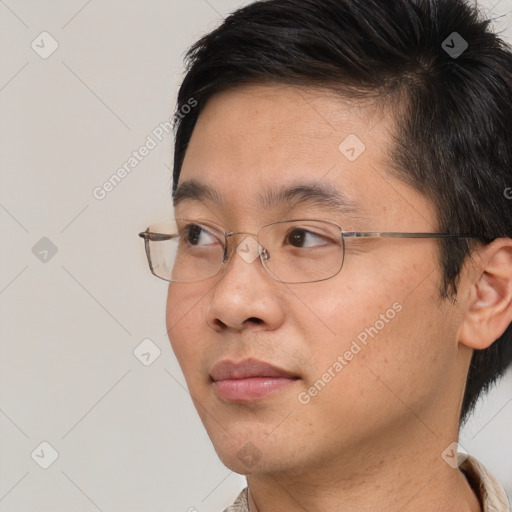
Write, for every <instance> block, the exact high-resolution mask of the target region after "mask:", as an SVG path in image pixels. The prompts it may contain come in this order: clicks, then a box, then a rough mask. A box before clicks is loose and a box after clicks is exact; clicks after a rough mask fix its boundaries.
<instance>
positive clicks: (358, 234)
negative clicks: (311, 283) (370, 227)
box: [341, 231, 478, 238]
mask: <svg viewBox="0 0 512 512" xmlns="http://www.w3.org/2000/svg"><path fill="white" fill-rule="evenodd" d="M341 234H342V235H343V237H344V238H380V237H385V238H478V237H477V236H474V235H451V234H449V233H397V232H390V231H382V232H379V231H342V232H341Z"/></svg>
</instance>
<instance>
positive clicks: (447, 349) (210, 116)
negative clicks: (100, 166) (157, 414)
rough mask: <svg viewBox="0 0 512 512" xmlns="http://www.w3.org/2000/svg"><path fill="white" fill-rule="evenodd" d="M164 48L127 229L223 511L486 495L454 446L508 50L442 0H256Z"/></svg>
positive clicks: (469, 506)
mask: <svg viewBox="0 0 512 512" xmlns="http://www.w3.org/2000/svg"><path fill="white" fill-rule="evenodd" d="M188 57H189V62H188V71H187V75H186V77H185V79H184V81H183V84H182V86H181V89H180V92H179V97H178V105H177V112H178V114H179V115H178V116H177V118H176V119H177V132H176V146H175V158H174V187H173V199H174V204H175V219H176V220H175V221H173V222H169V223H167V224H165V225H160V226H154V227H150V228H148V230H147V231H146V232H145V233H143V234H142V236H144V238H145V239H146V249H147V251H148V256H149V261H150V265H151V269H152V271H153V273H155V275H157V276H159V277H162V278H164V279H167V280H168V281H170V285H169V293H168V304H167V325H168V332H169V338H170V341H171V344H172V347H173V349H174V352H175V354H176V357H177V358H178V361H179V363H180V365H181V368H182V370H183V373H184V375H185V378H186V381H187V384H188V387H189V390H190V394H191V396H192V398H193V400H194V404H195V406H196V408H197V411H198V413H199V415H200V417H201V419H202V421H203V423H204V425H205V428H206V430H207V431H208V434H209V436H210V438H211V440H212V442H213V445H214V447H215V450H216V451H217V453H218V455H219V457H220V458H221V460H222V461H223V462H224V464H225V465H226V466H227V467H229V468H230V469H232V470H233V471H236V472H238V473H241V474H244V475H247V483H248V488H246V489H244V490H243V491H242V493H241V494H240V496H239V497H238V499H237V501H236V503H235V504H233V505H232V506H231V507H229V508H228V509H227V510H228V511H244V512H245V511H249V510H250V511H251V512H255V511H259V512H270V511H292V510H293V511H296V510H305V511H308V512H313V511H315V512H316V511H326V510H328V511H344V512H352V511H358V512H359V511H370V510H378V511H381V512H382V511H394V512H396V511H403V512H406V511H413V510H414V511H436V512H439V511H441V512H443V511H450V512H453V511H461V512H462V511H506V510H508V504H507V499H506V495H505V493H504V491H503V489H502V488H501V486H500V485H499V483H498V482H496V481H495V480H494V479H493V477H492V475H490V474H489V472H488V471H487V470H486V469H485V468H484V467H483V466H482V465H481V464H480V463H478V462H477V461H476V460H475V459H473V458H472V457H468V458H466V457H465V456H464V455H463V454H462V453H460V454H459V455H457V453H456V452H457V439H458V431H459V427H460V424H461V422H462V421H463V420H464V419H465V418H467V416H468V414H469V413H470V411H471V409H472V407H473V406H474V404H475V401H476V399H477V398H478V396H479V394H480V393H481V392H482V391H484V390H485V389H487V388H488V387H489V386H490V385H491V384H492V383H494V382H495V381H496V380H497V379H498V377H499V376H501V375H502V374H503V373H504V371H505V370H506V368H507V367H508V366H509V364H510V362H511V360H512V349H511V345H512V339H511V336H512V330H511V322H512V307H511V302H512V201H511V200H510V197H511V195H512V194H511V192H512V189H510V187H511V186H512V137H511V136H510V133H511V128H512V53H511V51H510V48H508V47H506V46H505V44H504V43H503V42H502V41H501V40H500V39H499V38H498V37H497V36H496V35H494V34H493V33H492V32H491V31H490V30H489V28H488V23H487V22H486V21H483V20H481V19H480V17H479V14H478V12H477V11H476V9H475V7H472V6H470V5H469V4H467V3H465V2H463V1H462V0H394V1H393V2H384V1H382V0H268V1H265V2H257V3H254V4H251V5H249V6H247V7H245V8H243V9H240V10H239V11H237V12H235V13H234V14H232V15H231V16H229V17H228V18H227V19H226V20H225V21H224V23H223V24H222V25H221V26H220V27H219V28H217V29H216V30H214V31H213V32H212V33H211V34H208V35H207V36H205V37H204V38H203V39H201V40H200V41H199V42H198V43H196V44H195V45H194V47H193V48H192V49H191V51H190V52H189V55H188ZM186 106H188V107H187V108H186V109H185V107H186Z"/></svg>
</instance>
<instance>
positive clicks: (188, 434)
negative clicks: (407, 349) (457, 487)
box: [0, 0, 512, 512]
mask: <svg viewBox="0 0 512 512" xmlns="http://www.w3.org/2000/svg"><path fill="white" fill-rule="evenodd" d="M247 3H249V2H247V1H241V0H208V1H207V0H186V1H178V0H165V1H164V0H151V1H143V0H130V1H126V0H124V1H122V0H89V1H85V0H66V1H64V0H54V1H51V2H50V1H42V0H0V38H1V39H0V41H1V61H0V62H1V69H0V101H1V117H0V119H1V124H0V130H1V132H0V144H1V156H0V168H1V173H2V176H1V189H0V223H1V230H2V231H1V232H2V243H1V262H2V271H1V274H0V306H1V318H0V322H1V323H0V325H1V331H0V333H1V339H2V355H1V358H0V364H1V373H0V386H1V387H0V389H1V394H0V465H1V467H0V474H1V478H0V510H1V511H2V512H21V511H23V512H29V511H30V512H43V511H52V512H59V511H67V512H71V511H96V510H101V511H105V512H106V511H125V512H128V511H151V512H158V511H164V510H165V511H187V510H193V509H192V507H194V509H195V510H197V511H199V512H210V511H211V512H218V511H220V510H223V508H224V507H225V506H226V505H227V504H229V503H231V502H232V501H233V499H234V498H235V496H236V495H237V493H238V492H239V490H240V489H241V488H242V486H243V485H244V479H243V478H242V477H241V476H239V475H236V474H234V473H232V472H231V471H229V470H228V469H227V468H225V467H224V466H223V465H222V464H221V463H220V462H219V460H218V459H217V457H216V455H215V452H214V450H213V448H212V446H211V444H210V442H209V439H208V437H207V435H206V433H205V431H204V429H203V427H202V425H201V423H200V421H199V419H198V416H197V414H196V412H195V410H194V408H193V405H192V403H191V400H190V398H189V396H188V394H187V391H186V390H185V387H184V379H183V376H182V374H181V371H180V369H179V367H178V364H177V363H176V360H175V358H174V356H173V354H172V352H171V349H170V345H169V342H168V340H167V337H166V334H165V324H164V307H165V297H166V284H165V283H164V282H163V281H159V280H157V279H156V278H153V277H152V276H151V275H150V274H149V271H148V269H147V267H146V261H145V255H144V251H143V243H142V241H141V240H140V239H139V238H138V237H137V233H138V232H139V231H141V230H143V229H145V228H146V226H147V225H148V224H150V223H151V222H153V221H155V220H161V219H163V218H167V217H169V216H170V214H171V211H172V207H171V201H170V193H169V191H170V183H171V180H170V175H171V174H170V168H171V165H172V148H171V140H172V138H171V136H170V135H168V136H166V138H165V140H163V141H162V142H161V143H159V144H158V146H157V147H156V148H154V149H153V150H152V151H151V152H150V153H149V154H148V156H146V157H145V158H144V159H143V160H142V161H141V162H140V163H139V164H138V165H137V167H135V168H134V169H133V170H132V172H131V173H130V174H129V175H128V176H126V178H125V179H124V180H123V181H122V182H121V183H120V184H119V185H118V186H117V187H115V189H113V190H112V191H111V192H109V193H108V194H107V195H106V197H105V198H104V199H103V200H98V199H95V197H94V196H93V190H94V189H95V187H98V186H101V185H102V184H103V183H104V182H105V181H106V180H107V179H108V178H109V177H110V176H111V175H112V174H113V173H114V172H115V171H116V170H117V169H118V168H119V167H120V166H122V165H123V164H124V163H125V162H126V161H127V159H128V158H129V157H130V156H131V153H132V152H133V151H134V150H137V149H138V148H139V147H140V146H141V145H143V144H144V143H145V141H146V137H147V136H148V135H151V133H152V131H153V130H154V129H155V128H156V127H157V126H158V125H159V124H160V123H161V122H165V121H166V120H168V118H169V117H170V115H171V114H172V112H173V107H174V102H175V94H176V92H177V87H178V85H179V82H180V80H181V78H182V74H183V66H182V56H183V52H184V51H185V50H186V48H188V46H189V45H190V44H191V43H192V42H194V41H195V40H196V39H197V38H198V37H199V36H200V35H202V34H204V33H205V32H207V31H209V30H211V29H212V28H214V27H215V26H216V25H217V24H218V23H219V22H220V20H221V19H222V17H224V16H225V15H226V14H228V13H229V12H231V11H232V10H234V9H235V8H236V7H238V6H241V5H243V4H247ZM494 4H495V6H493V3H491V2H482V5H485V6H486V7H487V8H488V9H489V10H490V12H491V13H492V15H493V16H500V15H502V14H505V13H508V14H506V15H505V16H503V17H501V18H499V19H497V20H496V26H497V28H498V29H500V30H504V31H505V33H506V34H507V37H509V39H510V37H511V36H512V17H511V14H510V11H511V9H512V1H511V0H501V1H498V2H496V1H494ZM43 31H47V32H49V33H50V34H51V36H52V37H53V38H54V39H55V40H56V41H57V42H58V45H59V46H58V49H57V50H56V51H55V52H54V53H53V54H52V55H51V56H49V57H48V58H46V59H43V58H42V57H40V55H39V54H38V53H36V51H34V50H33V49H32V48H31V43H32V41H34V40H35V44H38V45H39V51H40V52H42V51H47V50H48V49H49V48H50V42H49V40H48V39H47V38H46V39H44V40H43V42H41V37H40V36H39V34H41V32H43ZM44 37H47V36H44ZM43 237H47V238H48V239H50V240H51V242H52V244H54V245H55V246H56V248H57V253H56V254H55V255H53V256H52V253H51V249H49V246H48V245H47V244H48V242H44V241H43V242H40V244H42V245H38V246H36V248H38V249H37V250H35V252H36V254H33V249H32V248H33V247H34V246H35V245H36V244H37V243H38V242H39V241H40V239H41V238H43ZM45 244H46V245H45ZM44 250H49V251H50V252H48V253H45V252H44ZM40 258H43V259H45V258H46V260H47V261H40ZM148 338H149V339H151V340H152V343H153V344H154V347H158V349H159V350H160V352H161V353H160V356H159V357H158V358H157V359H155V360H154V361H153V362H152V363H151V364H150V365H149V366H145V365H144V364H142V362H141V361H140V360H139V359H137V358H136V357H135V355H134V353H133V351H134V349H135V348H136V347H137V346H138V345H139V344H140V343H141V342H142V340H144V339H148ZM155 351H156V349H155V348H152V349H150V353H151V354H152V355H151V356H149V357H150V358H153V357H154V354H155ZM144 357H145V358H146V359H147V358H148V356H144ZM143 359H144V358H143ZM511 384H512V374H511V375H509V376H508V378H507V379H506V380H504V381H503V382H502V384H501V385H500V386H499V387H498V388H497V389H496V390H494V391H493V392H492V393H491V394H490V395H488V396H487V397H486V398H485V399H484V400H482V401H481V402H480V404H479V406H478V409H477V415H476V419H473V420H471V422H470V423H469V425H468V426H467V428H466V429H465V430H464V432H463V435H462V438H461V444H462V445H463V446H464V447H465V448H466V449H468V450H469V451H470V452H471V453H472V454H474V455H475V456H477V457H478V458H479V459H481V460H482V461H483V462H484V463H485V464H487V465H488V467H489V468H490V469H491V470H492V471H493V472H494V474H495V475H496V476H497V477H498V478H499V479H500V480H501V481H502V482H503V483H504V484H505V485H506V486H507V489H508V493H509V494H510V495H512V442H511V438H510V430H511V428H510V427H511V425H512V386H511ZM43 441H45V442H47V443H49V444H50V445H51V446H53V448H54V449H55V450H56V451H57V452H58V458H57V459H56V460H55V462H54V463H53V464H52V465H51V466H50V467H48V469H43V468H42V467H40V464H44V462H45V461H46V462H48V461H49V457H50V450H49V449H48V448H47V447H45V445H43V446H40V444H41V443H42V442H43ZM304 442H305V443H306V442H307V440H304ZM31 454H33V455H32V456H31Z"/></svg>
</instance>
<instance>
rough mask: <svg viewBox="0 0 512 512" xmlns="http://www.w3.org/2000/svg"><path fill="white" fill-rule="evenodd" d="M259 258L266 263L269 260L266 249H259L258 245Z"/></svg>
mask: <svg viewBox="0 0 512 512" xmlns="http://www.w3.org/2000/svg"><path fill="white" fill-rule="evenodd" d="M260 257H261V259H262V260H263V261H268V260H269V259H270V254H269V253H268V251H267V249H265V248H264V247H261V245H260Z"/></svg>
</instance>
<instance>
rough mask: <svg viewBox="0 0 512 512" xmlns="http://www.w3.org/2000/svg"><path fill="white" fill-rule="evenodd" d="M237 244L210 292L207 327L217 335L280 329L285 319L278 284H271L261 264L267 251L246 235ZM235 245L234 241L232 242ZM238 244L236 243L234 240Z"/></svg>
mask: <svg viewBox="0 0 512 512" xmlns="http://www.w3.org/2000/svg"><path fill="white" fill-rule="evenodd" d="M234 234H237V235H245V237H241V241H240V242H239V243H238V244H235V243H233V246H232V247H231V251H230V254H229V257H228V260H227V261H226V262H225V264H226V268H224V269H223V271H222V275H221V277H220V279H219V281H218V283H217V284H216V286H214V287H213V289H212V290H211V292H210V293H211V294H212V296H211V300H210V302H209V306H208V308H207V310H206V320H207V323H208V325H210V326H211V327H212V328H214V329H215V330H217V331H225V330H229V329H232V330H236V331H242V330H244V329H246V328H255V327H256V326H257V328H258V329H263V330H273V329H277V328H279V326H280V325H281V324H282V322H283V321H284V318H285V314H284V308H283V303H282V301H281V300H280V294H279V290H277V289H276V288H277V287H278V283H277V282H276V281H273V280H272V279H271V278H270V277H269V276H268V275H267V272H266V270H265V269H264V267H263V265H262V264H261V261H256V260H259V259H260V254H261V257H265V256H266V251H265V249H264V248H262V247H261V246H260V245H259V244H258V242H257V241H256V239H255V236H254V235H252V234H248V233H233V234H231V233H230V234H229V235H230V236H232V235H234ZM231 241H232V242H234V239H233V238H232V239H231ZM237 242H238V240H237Z"/></svg>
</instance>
